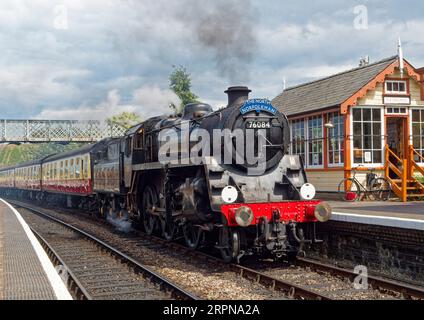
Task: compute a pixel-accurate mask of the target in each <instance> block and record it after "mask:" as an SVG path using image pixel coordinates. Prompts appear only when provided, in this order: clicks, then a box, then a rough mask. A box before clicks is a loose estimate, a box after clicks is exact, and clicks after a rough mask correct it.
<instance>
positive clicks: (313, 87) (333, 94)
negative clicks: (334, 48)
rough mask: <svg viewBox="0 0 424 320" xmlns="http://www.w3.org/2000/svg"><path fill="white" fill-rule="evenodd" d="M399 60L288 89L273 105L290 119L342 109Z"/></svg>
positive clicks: (356, 69) (357, 69) (391, 60)
mask: <svg viewBox="0 0 424 320" xmlns="http://www.w3.org/2000/svg"><path fill="white" fill-rule="evenodd" d="M397 59H398V57H397V56H393V57H390V58H387V59H384V60H381V61H378V62H375V63H372V64H369V65H366V66H363V67H358V68H354V69H351V70H348V71H344V72H341V73H338V74H335V75H332V76H329V77H326V78H322V79H318V80H315V81H312V82H308V83H304V84H301V85H298V86H294V87H291V88H288V89H286V90H284V91H283V93H281V94H280V95H278V96H277V97H276V98H275V99H273V101H272V103H273V105H274V106H275V107H277V108H278V109H279V110H280V111H281V112H282V113H284V114H286V115H287V116H294V115H298V114H299V115H300V114H304V113H309V112H311V111H316V110H321V109H326V108H332V107H336V106H340V105H341V104H342V103H343V102H345V101H346V100H347V99H349V98H350V97H351V96H352V95H354V94H355V93H357V92H358V91H359V90H361V88H363V87H364V86H366V85H367V84H368V83H369V82H370V81H372V80H373V79H374V78H375V77H377V76H378V75H379V74H380V73H381V72H383V71H384V70H385V69H386V68H387V67H389V66H390V65H391V64H393V62H395V61H396V60H397Z"/></svg>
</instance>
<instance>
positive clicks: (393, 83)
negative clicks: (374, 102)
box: [386, 80, 408, 95]
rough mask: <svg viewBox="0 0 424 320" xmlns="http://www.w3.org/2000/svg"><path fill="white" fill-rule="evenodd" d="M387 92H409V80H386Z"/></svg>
mask: <svg viewBox="0 0 424 320" xmlns="http://www.w3.org/2000/svg"><path fill="white" fill-rule="evenodd" d="M386 93H387V94H404V95H405V94H407V93H408V91H407V82H406V81H403V80H386Z"/></svg>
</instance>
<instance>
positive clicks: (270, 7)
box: [0, 0, 424, 119]
mask: <svg viewBox="0 0 424 320" xmlns="http://www.w3.org/2000/svg"><path fill="white" fill-rule="evenodd" d="M58 4H60V5H63V6H64V7H65V8H66V9H67V19H68V21H67V26H68V28H67V29H65V30H61V29H58V28H56V27H55V21H56V19H57V18H58V16H57V15H58V11H57V10H55V8H56V6H57V5H58ZM357 4H358V3H357V2H356V1H353V0H344V1H340V0H337V1H336V0H322V1H319V2H311V1H309V0H299V1H291V2H284V3H283V2H281V1H279V0H268V1H260V0H250V1H247V2H246V1H245V0H230V1H225V2H224V1H223V0H217V1H213V2H208V3H204V2H201V3H200V2H198V1H194V0H179V1H169V0H155V1H149V0H137V1H136V0H103V1H100V0H90V1H83V0H61V1H59V2H52V1H49V0H37V1H30V0H21V1H3V2H1V4H0V46H1V48H2V58H1V59H0V68H1V70H2V72H0V114H1V116H0V117H1V118H3V117H6V118H33V117H41V116H42V117H43V118H50V117H51V118H52V119H53V118H55V119H57V118H75V117H81V118H87V117H102V116H103V117H104V115H103V114H108V113H109V112H114V111H115V110H116V111H118V110H136V111H139V112H140V113H142V114H143V116H145V117H148V116H151V115H156V114H159V113H163V112H166V111H167V105H168V102H169V100H170V99H171V100H172V99H174V98H175V97H172V94H171V93H170V91H169V90H168V89H167V88H168V82H169V81H168V76H169V74H170V73H171V72H172V66H173V65H180V64H181V65H185V66H186V67H187V68H188V70H189V71H190V73H191V74H192V78H193V91H194V92H195V93H196V94H197V95H198V96H200V99H201V100H203V101H205V102H207V103H210V104H212V106H213V107H215V108H217V107H220V106H222V105H224V104H225V102H226V96H225V94H224V93H223V91H224V90H225V89H226V88H227V87H228V86H230V85H248V86H249V87H250V88H251V89H252V90H253V92H252V96H255V97H261V96H263V97H268V98H273V97H275V95H277V94H278V93H280V91H281V89H282V81H283V77H286V79H287V84H288V85H290V86H291V85H295V84H298V83H302V82H304V81H310V80H312V79H315V78H317V77H322V76H327V75H330V74H332V73H336V72H339V71H343V70H345V69H348V68H351V67H354V66H356V65H357V64H358V62H359V58H360V57H361V56H364V55H370V58H371V61H376V60H378V59H381V58H385V57H388V56H391V55H394V54H396V44H397V38H398V36H401V37H402V39H403V42H404V47H405V48H404V51H405V57H406V58H407V59H408V60H410V62H411V63H413V64H414V65H416V66H417V67H420V66H424V39H423V37H422V36H421V34H422V30H423V29H424V21H423V18H422V12H423V10H424V2H422V1H418V0H414V1H410V2H408V6H405V5H404V4H402V3H400V2H399V1H394V0H389V1H382V0H376V1H366V0H364V1H363V2H362V3H361V4H364V5H366V6H367V8H368V13H369V28H368V29H367V30H356V29H355V28H354V25H353V21H354V18H355V15H354V13H353V8H354V6H355V5H357ZM59 18H60V17H59ZM248 75H250V76H248ZM111 92H112V93H113V94H112V97H109V95H110V94H111ZM113 95H115V97H118V96H119V99H118V101H116V100H114V99H113ZM140 97H142V98H140ZM106 111H107V112H106Z"/></svg>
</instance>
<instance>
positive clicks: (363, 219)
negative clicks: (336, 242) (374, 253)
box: [327, 201, 424, 231]
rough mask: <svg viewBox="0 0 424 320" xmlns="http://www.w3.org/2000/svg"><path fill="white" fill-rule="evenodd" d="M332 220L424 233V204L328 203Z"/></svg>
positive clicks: (377, 202) (389, 202)
mask: <svg viewBox="0 0 424 320" xmlns="http://www.w3.org/2000/svg"><path fill="white" fill-rule="evenodd" d="M327 202H328V203H329V204H330V205H331V206H332V208H333V216H332V218H331V220H333V221H342V222H351V223H361V224H369V225H379V226H387V227H394V228H402V229H413V230H423V231H424V202H407V203H402V202H394V201H393V202H392V201H388V202H379V201H364V202H344V201H327Z"/></svg>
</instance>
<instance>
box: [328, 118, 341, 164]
mask: <svg viewBox="0 0 424 320" xmlns="http://www.w3.org/2000/svg"><path fill="white" fill-rule="evenodd" d="M328 121H329V122H330V123H332V124H333V125H334V128H332V129H328V130H327V136H328V164H329V165H341V164H343V163H344V134H345V131H344V117H343V116H342V115H341V114H340V113H339V112H334V113H330V114H328Z"/></svg>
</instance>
